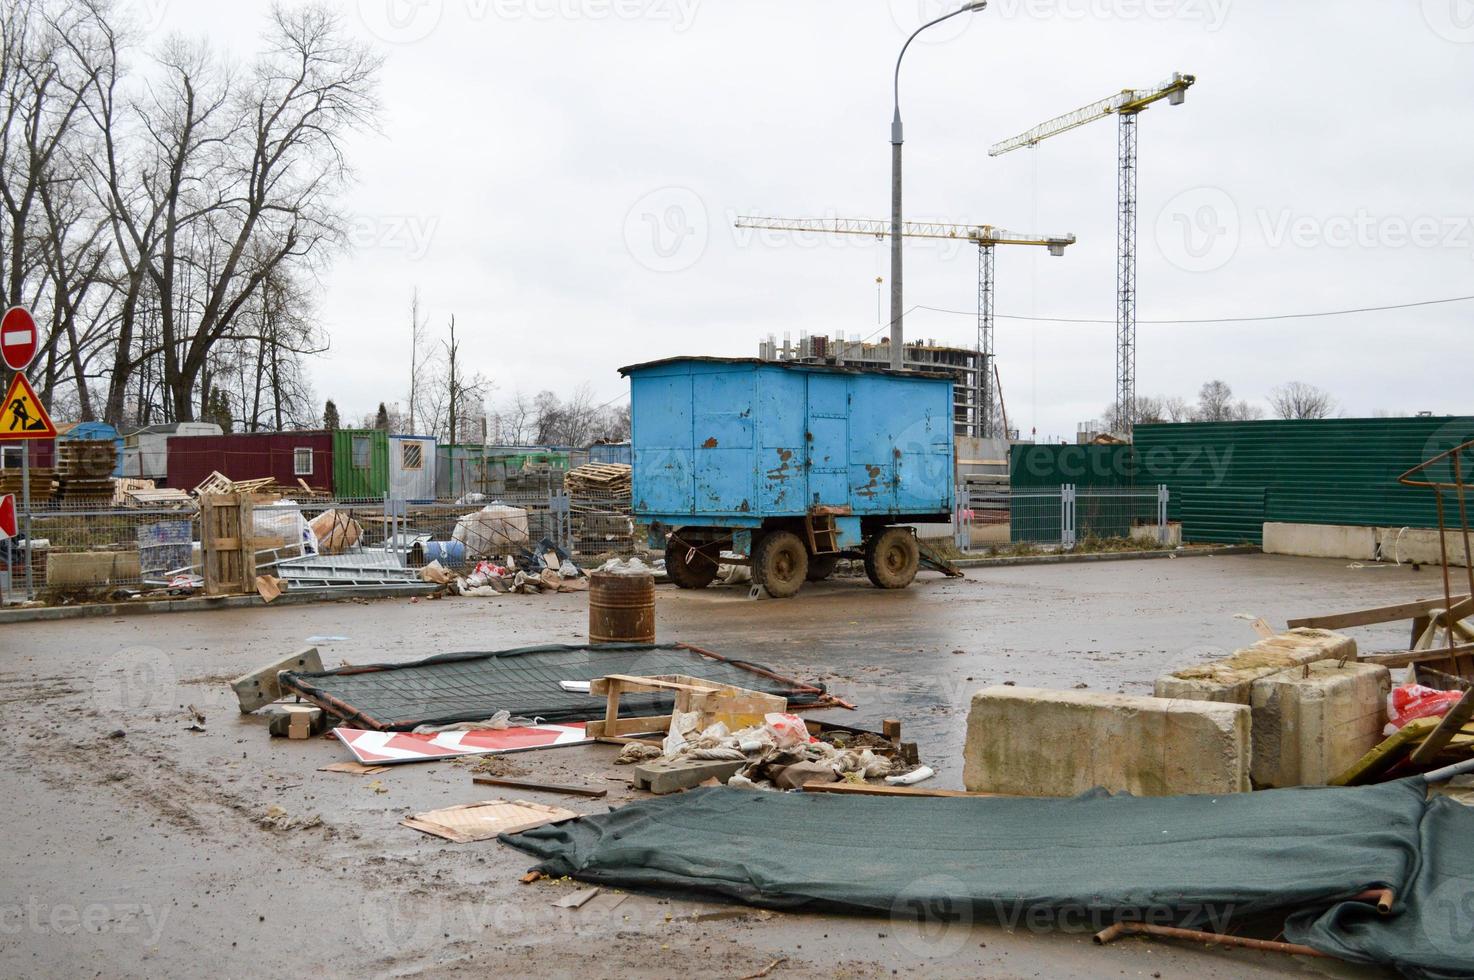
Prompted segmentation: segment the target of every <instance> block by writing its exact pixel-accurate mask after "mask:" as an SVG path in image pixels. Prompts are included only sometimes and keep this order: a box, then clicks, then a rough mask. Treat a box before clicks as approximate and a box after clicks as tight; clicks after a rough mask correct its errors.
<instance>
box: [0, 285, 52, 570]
mask: <svg viewBox="0 0 1474 980" xmlns="http://www.w3.org/2000/svg"><path fill="white" fill-rule="evenodd" d="M40 346H41V337H40V334H38V333H37V331H36V320H35V318H34V317H32V316H31V311H30V310H28V309H26V308H25V307H24V306H12V307H11V308H10V309H8V310H6V311H5V315H4V316H3V317H0V360H3V361H4V362H5V366H6V367H8V368H10V370H12V371H14V372H15V378H14V379H13V380H12V381H11V382H10V388H9V390H8V391H6V393H5V401H4V402H0V442H7V441H11V440H21V439H24V440H31V439H55V438H56V426H55V425H53V424H52V422H51V416H49V415H47V414H46V408H45V407H44V406H43V405H42V404H41V399H39V398H37V397H36V392H35V390H34V389H33V388H32V387H31V383H30V382H29V381H27V380H26V376H25V373H24V372H25V370H26V368H28V367H30V366H31V361H33V360H35V358H36V351H37V349H38V348H39V347H40ZM20 494H21V510H22V512H23V513H24V514H25V515H26V542H25V548H26V598H27V599H30V598H32V597H34V596H35V594H36V593H35V579H34V575H35V573H34V571H33V569H34V567H35V561H34V558H35V556H34V554H33V553H32V550H31V450H30V447H29V446H27V447H25V448H24V449H23V450H22V451H21V454H20ZM10 508H11V518H12V521H11V523H12V524H14V516H15V514H14V511H15V498H14V497H11V498H10ZM15 536H16V534H15V531H12V532H11V537H15ZM10 553H11V555H12V556H13V555H15V554H16V553H17V549H16V548H13V547H12V548H11V549H10ZM11 569H12V572H13V571H14V565H12V566H11Z"/></svg>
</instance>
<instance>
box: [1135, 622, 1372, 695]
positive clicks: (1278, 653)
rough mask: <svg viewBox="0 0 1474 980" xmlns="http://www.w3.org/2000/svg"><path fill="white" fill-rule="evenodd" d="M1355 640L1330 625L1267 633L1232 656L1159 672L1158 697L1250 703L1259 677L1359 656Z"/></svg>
mask: <svg viewBox="0 0 1474 980" xmlns="http://www.w3.org/2000/svg"><path fill="white" fill-rule="evenodd" d="M1355 659H1356V641H1355V640H1353V639H1352V638H1351V637H1349V636H1343V635H1341V634H1340V633H1332V632H1331V631H1330V630H1318V629H1309V628H1305V627H1301V628H1299V629H1293V630H1289V631H1288V632H1285V633H1280V634H1278V635H1276V636H1271V637H1266V638H1265V639H1262V640H1260V641H1258V642H1257V643H1255V644H1254V645H1253V646H1250V647H1245V648H1244V649H1242V650H1240V651H1238V652H1237V653H1235V654H1234V655H1233V656H1231V657H1228V658H1227V659H1224V660H1215V661H1212V662H1211V663H1206V664H1198V665H1196V666H1193V667H1184V668H1182V669H1181V670H1175V671H1173V672H1172V673H1170V674H1167V675H1165V676H1162V677H1158V678H1157V683H1156V687H1155V690H1154V692H1153V693H1155V694H1156V696H1157V697H1159V698H1187V699H1190V700H1194V701H1226V702H1229V703H1231V704H1248V703H1249V698H1250V689H1251V687H1252V686H1253V684H1254V682H1255V681H1256V680H1258V679H1259V678H1261V677H1264V676H1266V675H1268V674H1273V673H1274V672H1276V671H1279V670H1284V669H1285V668H1286V667H1299V666H1303V665H1305V664H1309V663H1314V662H1316V661H1317V660H1355Z"/></svg>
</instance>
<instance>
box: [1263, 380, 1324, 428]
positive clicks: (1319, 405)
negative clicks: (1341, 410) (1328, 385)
mask: <svg viewBox="0 0 1474 980" xmlns="http://www.w3.org/2000/svg"><path fill="white" fill-rule="evenodd" d="M1269 405H1270V407H1271V408H1272V409H1274V414H1275V415H1276V416H1278V417H1279V418H1282V419H1324V418H1329V417H1330V416H1331V414H1332V413H1333V412H1335V410H1336V401H1335V399H1333V398H1332V397H1331V396H1330V394H1329V393H1328V392H1325V391H1322V390H1321V389H1319V388H1317V387H1316V386H1315V385H1312V384H1306V383H1305V382H1303V381H1291V382H1288V383H1287V384H1282V385H1280V386H1279V387H1278V388H1275V389H1274V390H1273V391H1271V392H1270V393H1269Z"/></svg>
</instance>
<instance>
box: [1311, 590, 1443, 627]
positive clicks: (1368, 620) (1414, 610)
mask: <svg viewBox="0 0 1474 980" xmlns="http://www.w3.org/2000/svg"><path fill="white" fill-rule="evenodd" d="M1468 598H1469V596H1467V595H1460V596H1455V597H1454V602H1455V603H1458V602H1462V601H1464V600H1466V599H1468ZM1444 605H1445V600H1444V597H1443V596H1438V597H1437V598H1435V599H1419V600H1417V601H1415V602H1403V603H1399V604H1397V605H1395V606H1379V607H1377V608H1375V609H1359V610H1357V611H1355V612H1348V613H1333V614H1331V615H1329V616H1306V617H1304V618H1303V619H1292V620H1290V621H1289V623H1288V624H1287V625H1288V626H1289V628H1290V629H1299V628H1300V627H1308V628H1310V629H1320V630H1334V629H1345V628H1346V627H1348V626H1373V625H1375V624H1377V623H1395V622H1397V621H1398V620H1399V619H1415V618H1417V617H1419V616H1426V615H1428V614H1429V613H1431V612H1433V611H1434V610H1437V609H1442V608H1444Z"/></svg>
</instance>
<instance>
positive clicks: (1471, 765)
mask: <svg viewBox="0 0 1474 980" xmlns="http://www.w3.org/2000/svg"><path fill="white" fill-rule="evenodd" d="M1466 772H1474V759H1465V760H1464V761H1463V762H1455V763H1454V764H1453V765H1451V766H1444V767H1443V768H1442V769H1434V770H1433V771H1432V772H1425V773H1423V782H1425V783H1427V784H1428V785H1429V786H1432V785H1433V784H1434V783H1446V782H1448V781H1449V780H1450V779H1453V778H1454V777H1455V776H1462V775H1463V774H1464V773H1466Z"/></svg>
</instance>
